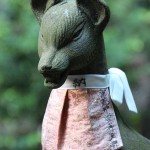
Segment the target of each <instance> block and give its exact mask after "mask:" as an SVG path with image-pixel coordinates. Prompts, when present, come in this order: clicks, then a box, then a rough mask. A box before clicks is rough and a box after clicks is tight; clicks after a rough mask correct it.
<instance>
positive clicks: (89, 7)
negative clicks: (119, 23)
mask: <svg viewBox="0 0 150 150" xmlns="http://www.w3.org/2000/svg"><path fill="white" fill-rule="evenodd" d="M76 1H77V5H78V6H79V8H81V9H82V11H83V12H85V13H86V15H87V16H88V17H89V18H90V20H91V21H92V23H93V24H94V25H95V26H99V27H100V28H99V29H101V30H102V31H103V30H104V28H105V27H106V25H107V23H108V21H109V18H110V10H109V7H108V6H107V5H106V3H105V2H104V0H76Z"/></svg>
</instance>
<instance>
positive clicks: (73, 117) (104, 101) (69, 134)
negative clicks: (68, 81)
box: [42, 88, 123, 150]
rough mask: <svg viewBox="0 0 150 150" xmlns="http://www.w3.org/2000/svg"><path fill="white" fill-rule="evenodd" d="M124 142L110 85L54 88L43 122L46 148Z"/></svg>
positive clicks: (113, 146)
mask: <svg viewBox="0 0 150 150" xmlns="http://www.w3.org/2000/svg"><path fill="white" fill-rule="evenodd" d="M122 146H123V143H122V139H121V136H120V132H119V128H118V125H117V121H116V117H115V113H114V109H113V105H112V102H111V100H110V94H109V90H108V88H100V89H90V88H88V89H86V88H84V89H56V90H52V92H51V95H50V98H49V101H48V105H47V108H46V112H45V115H44V120H43V125H42V150H117V149H119V148H121V147H122Z"/></svg>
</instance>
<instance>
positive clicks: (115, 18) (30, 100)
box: [0, 0, 150, 150]
mask: <svg viewBox="0 0 150 150" xmlns="http://www.w3.org/2000/svg"><path fill="white" fill-rule="evenodd" d="M107 3H108V5H109V6H110V9H111V20H110V23H109V25H108V27H107V29H106V30H105V33H104V36H105V44H106V51H107V60H108V65H109V67H119V68H121V69H123V70H124V71H125V72H126V74H127V76H128V79H129V82H130V85H131V88H132V91H133V94H134V97H135V99H136V103H137V106H138V110H139V114H138V115H135V114H132V113H129V112H128V110H127V108H126V106H125V105H124V106H123V107H121V111H122V113H123V115H124V118H126V119H127V120H128V121H129V122H130V124H132V125H133V126H134V128H135V129H136V130H138V131H139V132H140V133H142V134H143V135H145V136H146V137H147V138H149V139H150V109H149V107H150V32H149V30H150V11H149V10H150V1H149V0H132V1H131V0H125V1H122V0H115V1H114V0H113V1H111V0H107ZM38 30H39V25H38V23H37V20H36V19H35V17H34V15H33V13H32V11H31V8H30V2H29V0H23V1H20V0H3V1H0V150H40V149H41V148H40V136H41V135H40V134H41V133H40V130H41V123H42V118H43V115H44V111H45V107H46V103H47V99H48V97H49V93H50V91H49V90H48V89H47V88H45V87H44V86H43V77H42V76H41V75H40V74H39V73H38V71H37V64H38V54H37V38H38Z"/></svg>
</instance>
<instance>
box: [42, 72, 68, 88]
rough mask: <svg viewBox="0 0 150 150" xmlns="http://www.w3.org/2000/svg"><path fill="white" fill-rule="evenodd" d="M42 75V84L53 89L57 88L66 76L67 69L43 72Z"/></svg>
mask: <svg viewBox="0 0 150 150" xmlns="http://www.w3.org/2000/svg"><path fill="white" fill-rule="evenodd" d="M43 76H44V78H45V79H44V86H46V87H48V88H50V89H55V88H59V87H60V86H61V85H62V84H63V83H64V82H65V80H66V78H67V71H64V72H53V73H43Z"/></svg>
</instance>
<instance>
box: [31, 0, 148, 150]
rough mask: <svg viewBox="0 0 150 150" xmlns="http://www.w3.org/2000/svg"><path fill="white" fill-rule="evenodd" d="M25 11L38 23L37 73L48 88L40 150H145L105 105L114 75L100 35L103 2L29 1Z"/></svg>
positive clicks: (115, 112) (104, 11) (145, 145)
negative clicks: (49, 94) (30, 13)
mask: <svg viewBox="0 0 150 150" xmlns="http://www.w3.org/2000/svg"><path fill="white" fill-rule="evenodd" d="M31 6H32V9H33V12H34V13H35V15H36V17H37V19H38V21H39V23H40V32H39V41H38V53H39V57H40V60H39V64H38V70H39V72H40V73H41V74H42V75H43V76H44V78H45V80H44V85H45V86H47V87H48V88H50V89H53V90H52V92H51V96H50V99H49V102H48V105H47V109H46V112H45V116H44V120H43V125H42V149H43V150H116V149H120V150H150V142H149V140H148V139H146V138H144V137H143V136H141V135H140V134H138V133H137V132H136V131H134V130H133V129H132V128H131V127H129V126H128V125H127V124H126V123H125V122H124V121H123V119H122V117H121V116H120V114H119V112H118V109H117V107H116V105H115V104H116V103H115V104H114V103H112V101H111V100H110V94H111V88H110V87H109V85H108V84H107V83H108V81H107V79H108V78H109V73H110V72H111V73H112V74H113V71H114V70H113V71H108V69H107V63H106V57H105V48H104V41H103V34H102V32H103V30H104V29H105V27H106V25H107V23H108V21H109V17H110V12H109V8H108V6H107V5H106V4H105V2H104V1H103V0H32V1H31ZM115 80H116V82H117V81H118V80H119V78H116V79H115ZM112 84H113V83H112ZM118 85H120V84H118ZM121 87H122V85H120V88H119V89H118V91H117V92H116V93H117V94H115V96H116V95H117V96H118V95H121ZM109 90H110V91H109ZM112 93H113V92H112ZM112 95H113V94H112ZM111 99H113V98H112V96H111ZM114 99H115V98H114ZM114 102H115V101H114Z"/></svg>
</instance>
